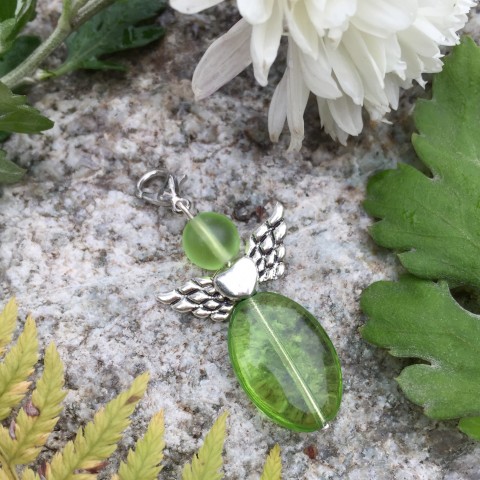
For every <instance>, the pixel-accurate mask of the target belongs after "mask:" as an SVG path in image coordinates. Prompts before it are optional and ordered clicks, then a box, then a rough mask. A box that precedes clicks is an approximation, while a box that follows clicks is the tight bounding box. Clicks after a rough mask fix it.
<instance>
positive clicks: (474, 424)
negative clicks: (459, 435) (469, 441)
mask: <svg viewBox="0 0 480 480" xmlns="http://www.w3.org/2000/svg"><path fill="white" fill-rule="evenodd" d="M458 428H459V429H460V430H461V431H462V432H463V433H466V434H467V435H468V436H469V437H471V438H473V439H474V440H480V417H470V418H462V419H461V420H460V423H459V424H458Z"/></svg>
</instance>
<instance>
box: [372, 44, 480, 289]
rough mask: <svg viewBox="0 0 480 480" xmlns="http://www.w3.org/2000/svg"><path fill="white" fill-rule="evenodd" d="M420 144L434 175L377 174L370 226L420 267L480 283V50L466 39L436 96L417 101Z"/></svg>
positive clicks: (411, 265) (402, 169) (421, 271)
mask: <svg viewBox="0 0 480 480" xmlns="http://www.w3.org/2000/svg"><path fill="white" fill-rule="evenodd" d="M415 123H416V126H417V128H418V130H419V134H418V135H414V137H413V144H414V147H415V150H416V152H417V153H418V156H419V157H420V159H421V160H422V162H423V163H424V164H425V165H426V166H427V167H428V168H429V169H430V171H431V173H432V177H429V176H427V175H425V174H423V173H421V172H420V171H419V170H417V169H415V168H413V167H411V166H408V165H405V164H400V165H399V166H398V169H396V170H387V171H385V172H381V173H380V174H378V175H376V176H374V177H373V178H372V179H371V180H370V182H369V184H368V188H367V199H366V201H365V208H366V210H367V212H368V213H370V214H371V215H372V216H374V217H377V218H380V219H381V221H379V222H378V223H376V224H375V225H373V226H372V227H371V229H370V233H371V235H372V237H373V238H374V240H375V241H376V242H377V243H378V244H379V245H382V246H385V247H388V248H393V249H395V250H398V251H400V252H401V253H400V254H399V258H400V261H401V262H402V264H403V265H404V266H405V267H406V268H407V269H408V270H409V271H410V272H411V273H413V274H415V275H417V276H420V277H423V278H431V279H447V280H449V281H452V282H455V283H457V284H458V283H459V284H471V285H475V286H480V188H479V186H480V135H479V132H478V128H479V125H480V49H479V48H478V47H477V46H476V45H475V43H474V42H473V40H471V39H469V38H466V39H464V40H463V42H462V43H461V45H459V46H457V47H455V48H454V49H453V51H452V53H451V54H450V55H449V56H448V57H447V58H446V60H445V67H444V70H443V72H442V73H440V74H438V75H437V76H436V77H435V79H434V83H433V97H432V100H430V101H426V100H419V101H418V102H417V106H416V108H415Z"/></svg>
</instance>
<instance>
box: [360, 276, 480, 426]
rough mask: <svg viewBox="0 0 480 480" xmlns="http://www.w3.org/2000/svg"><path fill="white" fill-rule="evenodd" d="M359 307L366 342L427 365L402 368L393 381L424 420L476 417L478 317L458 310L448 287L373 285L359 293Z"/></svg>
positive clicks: (410, 282) (479, 401)
mask: <svg viewBox="0 0 480 480" xmlns="http://www.w3.org/2000/svg"><path fill="white" fill-rule="evenodd" d="M361 307H362V310H363V311H364V312H365V313H366V314H367V315H368V317H369V321H368V322H367V324H366V325H365V326H364V327H363V328H362V336H363V337H364V338H365V340H367V341H368V342H370V343H373V344H375V345H378V346H380V347H383V348H387V349H388V350H389V352H390V354H391V355H394V356H396V357H409V358H417V359H421V360H423V361H425V362H428V364H424V363H422V364H415V365H411V366H409V367H406V368H405V369H404V370H403V371H402V373H401V374H400V376H399V377H398V379H397V380H398V383H399V384H400V387H401V388H402V390H403V391H404V392H405V395H406V396H407V397H408V398H409V399H410V400H411V401H412V402H414V403H416V404H418V405H422V406H423V407H424V408H425V414H426V415H428V416H429V417H431V418H436V419H448V418H458V417H464V416H473V415H480V382H479V378H480V316H478V315H474V314H473V313H470V312H467V311H466V310H464V309H463V308H462V307H461V306H460V305H458V303H457V302H456V301H455V300H454V299H453V297H452V296H451V294H450V290H449V288H448V285H447V283H446V282H444V281H441V282H439V283H433V282H431V281H428V280H421V279H418V278H415V277H413V276H405V277H402V278H401V280H400V281H399V282H377V283H374V284H373V285H370V286H369V287H368V288H367V289H366V290H365V291H364V292H363V294H362V299H361Z"/></svg>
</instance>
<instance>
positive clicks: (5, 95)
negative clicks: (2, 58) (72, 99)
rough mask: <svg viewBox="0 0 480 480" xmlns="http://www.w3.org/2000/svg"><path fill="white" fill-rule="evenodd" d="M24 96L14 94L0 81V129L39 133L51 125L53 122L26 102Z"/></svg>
mask: <svg viewBox="0 0 480 480" xmlns="http://www.w3.org/2000/svg"><path fill="white" fill-rule="evenodd" d="M26 101H27V99H26V97H25V96H23V95H14V94H13V93H12V92H11V91H10V89H9V88H7V87H6V86H5V85H4V84H3V83H1V82H0V131H6V132H19V133H39V132H41V131H43V130H48V129H49V128H52V127H53V122H52V121H51V120H49V119H48V118H47V117H44V116H43V115H42V114H41V113H40V112H39V111H38V110H36V109H35V108H33V107H30V106H29V105H27V104H26Z"/></svg>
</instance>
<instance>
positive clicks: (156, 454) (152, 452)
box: [112, 412, 165, 480]
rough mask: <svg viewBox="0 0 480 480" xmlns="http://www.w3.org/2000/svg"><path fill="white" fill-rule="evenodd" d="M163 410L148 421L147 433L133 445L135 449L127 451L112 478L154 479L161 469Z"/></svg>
mask: <svg viewBox="0 0 480 480" xmlns="http://www.w3.org/2000/svg"><path fill="white" fill-rule="evenodd" d="M164 431H165V426H164V420H163V412H159V413H157V414H156V415H154V417H153V418H152V420H151V421H150V424H149V425H148V429H147V433H146V434H145V436H144V437H143V438H142V439H141V440H139V441H138V442H137V443H136V445H135V450H130V451H129V452H128V457H127V461H126V462H122V463H121V464H120V469H119V471H118V475H114V476H113V477H112V480H156V479H157V478H158V474H159V473H160V470H161V469H162V466H161V465H160V462H161V461H162V459H163V449H164V448H165V441H164V439H163V435H164Z"/></svg>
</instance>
